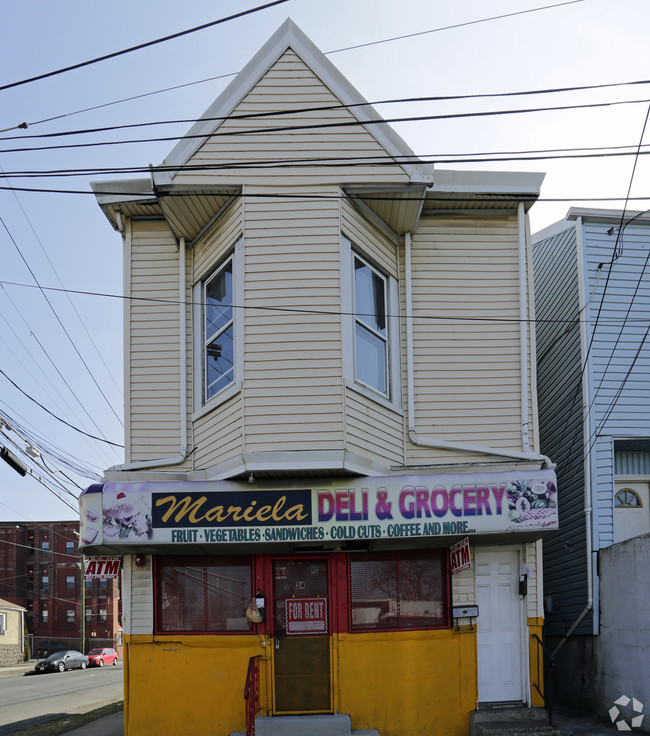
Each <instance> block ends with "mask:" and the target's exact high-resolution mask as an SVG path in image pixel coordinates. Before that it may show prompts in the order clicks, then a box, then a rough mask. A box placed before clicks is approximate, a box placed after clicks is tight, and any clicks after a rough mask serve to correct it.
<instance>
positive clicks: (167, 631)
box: [154, 555, 256, 636]
mask: <svg viewBox="0 0 650 736" xmlns="http://www.w3.org/2000/svg"><path fill="white" fill-rule="evenodd" d="M180 559H181V557H179V556H178V555H161V556H156V557H155V561H154V566H155V576H154V580H155V584H154V631H155V633H156V634H157V635H160V636H167V635H178V634H182V635H183V636H186V635H187V636H201V635H206V634H209V635H210V636H241V635H249V636H250V635H251V634H255V631H256V624H252V623H251V624H247V627H246V628H245V629H214V628H212V629H210V628H208V629H206V628H203V629H174V628H171V627H170V628H163V622H162V620H161V619H162V615H161V611H162V592H161V585H162V583H161V570H162V568H163V565H164V564H169V565H171V566H174V565H178V564H180V563H179V562H178V560H180ZM182 559H183V561H184V564H185V567H197V566H198V565H201V566H202V567H203V569H204V572H205V570H206V568H207V567H209V566H211V565H212V564H214V563H215V562H220V563H222V564H223V565H224V566H226V565H228V564H229V563H232V561H244V562H248V566H249V570H250V580H249V581H248V593H249V594H250V595H249V596H245V598H246V600H245V601H244V604H243V606H242V615H241V618H245V614H246V609H247V608H248V604H249V603H250V598H252V596H253V592H254V583H255V577H256V573H255V558H254V556H253V555H191V556H185V557H183V558H182ZM204 588H205V586H204ZM203 592H204V611H203V617H204V625H205V622H206V620H205V616H206V613H207V609H206V608H205V605H206V604H205V589H204V591H203Z"/></svg>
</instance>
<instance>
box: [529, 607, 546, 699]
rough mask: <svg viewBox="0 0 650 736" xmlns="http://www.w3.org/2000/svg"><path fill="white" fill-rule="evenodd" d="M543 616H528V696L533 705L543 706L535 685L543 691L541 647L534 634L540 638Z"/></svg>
mask: <svg viewBox="0 0 650 736" xmlns="http://www.w3.org/2000/svg"><path fill="white" fill-rule="evenodd" d="M543 623H544V619H543V618H530V617H529V618H528V645H529V647H530V656H529V661H530V696H531V704H532V705H533V707H543V706H544V699H543V698H542V696H541V695H540V694H539V692H538V691H537V689H536V688H535V685H537V687H539V689H540V690H541V691H542V693H543V692H544V675H543V672H544V670H543V657H542V650H541V647H540V646H539V645H538V642H537V640H536V639H534V638H533V635H534V634H537V636H538V637H539V638H540V639H541V638H542V625H543Z"/></svg>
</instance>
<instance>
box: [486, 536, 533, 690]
mask: <svg viewBox="0 0 650 736" xmlns="http://www.w3.org/2000/svg"><path fill="white" fill-rule="evenodd" d="M476 602H477V603H478V606H479V611H478V612H479V617H478V634H477V639H478V699H479V702H481V703H494V702H499V701H513V700H514V701H521V700H522V679H521V678H522V674H521V673H522V663H521V604H520V601H519V554H518V552H517V550H503V549H483V550H482V549H480V548H479V549H477V550H476Z"/></svg>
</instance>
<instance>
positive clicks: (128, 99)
mask: <svg viewBox="0 0 650 736" xmlns="http://www.w3.org/2000/svg"><path fill="white" fill-rule="evenodd" d="M576 2H583V0H569V2H563V3H558V4H556V5H546V6H543V7H539V8H530V9H528V10H522V11H519V12H516V13H508V14H506V15H497V16H492V17H489V18H480V19H478V20H474V21H468V22H466V23H458V24H456V25H452V26H444V27H440V28H430V29H429V30H426V31H417V32H415V33H410V34H406V35H403V36H393V37H391V38H384V39H379V40H377V41H370V42H368V43H362V44H357V45H355V46H348V47H345V48H340V49H333V50H331V51H325V52H324V54H325V56H329V55H330V54H338V53H341V52H343V51H351V50H353V49H357V48H362V47H365V46H377V45H379V44H384V43H391V42H393V41H401V40H403V39H405V38H414V37H415V36H422V35H426V34H430V33H438V32H440V31H446V30H451V29H454V28H461V27H463V26H469V25H475V24H477V23H486V22H487V21H492V20H501V19H503V18H507V17H510V16H514V15H524V14H528V13H535V12H537V11H540V10H549V9H551V8H557V7H561V6H563V5H572V4H574V3H576ZM237 74H239V72H228V73H226V74H219V75H217V76H214V77H206V78H204V79H198V80H196V81H194V82H185V83H184V84H176V85H174V86H171V87H165V88H163V89H158V90H154V91H152V92H144V93H142V94H139V95H132V96H131V97H124V98H122V99H119V100H113V101H112V102H104V103H102V104H99V105H93V106H91V107H86V108H83V109H81V110H74V111H72V112H68V113H62V114H60V115H55V116H52V117H49V118H44V119H43V120H37V121H34V122H32V123H29V124H28V123H22V125H21V126H15V127H27V125H29V126H32V125H40V124H41V123H47V122H50V121H52V120H59V119H61V118H64V117H70V116H72V115H79V114H81V113H84V112H91V111H93V110H99V109H101V108H104V107H110V106H112V105H119V104H121V103H123V102H132V101H133V100H138V99H142V98H144V97H151V96H152V95H158V94H162V93H164V92H172V91H175V90H177V89H183V88H185V87H192V86H194V85H197V84H205V83H206V82H214V81H217V80H220V79H226V78H229V77H236V76H237ZM623 84H628V83H623ZM629 84H637V83H636V82H629ZM642 84H646V82H642ZM609 86H618V85H617V84H614V85H608V84H604V85H590V86H588V87H575V88H562V89H558V90H555V91H560V92H563V91H570V90H580V89H597V88H599V87H609ZM549 91H551V90H549ZM506 94H527V93H517V92H515V93H506ZM481 96H483V95H463V96H455V97H448V98H447V97H442V98H440V99H464V98H468V97H481ZM488 96H497V95H488ZM7 130H9V129H7ZM0 132H3V131H0Z"/></svg>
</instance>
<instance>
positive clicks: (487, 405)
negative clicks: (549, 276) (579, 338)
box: [404, 216, 521, 464]
mask: <svg viewBox="0 0 650 736" xmlns="http://www.w3.org/2000/svg"><path fill="white" fill-rule="evenodd" d="M412 272H413V275H412V284H413V347H414V366H413V368H414V384H415V385H414V389H415V417H414V419H415V428H416V432H417V433H418V434H420V435H421V436H424V437H427V436H435V437H437V438H440V439H444V440H447V441H452V442H454V441H455V442H466V443H472V444H481V445H490V446H494V447H500V448H504V447H505V448H512V449H516V450H518V451H519V450H521V427H520V421H521V419H520V417H521V413H520V364H519V356H520V339H519V321H518V320H519V271H518V229H517V219H516V217H514V216H513V217H489V218H481V217H476V218H469V217H463V218H451V217H450V218H446V217H445V218H442V217H440V218H427V219H425V220H423V221H422V222H421V223H420V227H419V229H418V231H417V232H416V234H415V236H414V238H413V244H412ZM491 316H493V317H494V318H495V321H494V322H490V321H489V320H488V319H486V318H489V317H491ZM499 320H508V321H506V322H505V323H504V322H499ZM495 346H498V347H497V348H496V349H495ZM404 360H405V358H404ZM404 391H406V387H404ZM405 395H406V394H405ZM407 447H408V457H407V462H408V463H410V464H418V463H426V462H432V456H433V457H435V460H436V461H440V462H456V461H458V462H466V461H467V459H468V456H467V454H465V453H459V454H457V455H456V454H454V455H452V454H450V453H449V452H447V451H439V450H429V449H426V448H421V447H415V446H413V445H410V444H409V445H408V446H407ZM471 459H472V460H480V456H477V455H473V456H472V458H471ZM490 459H493V458H490Z"/></svg>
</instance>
